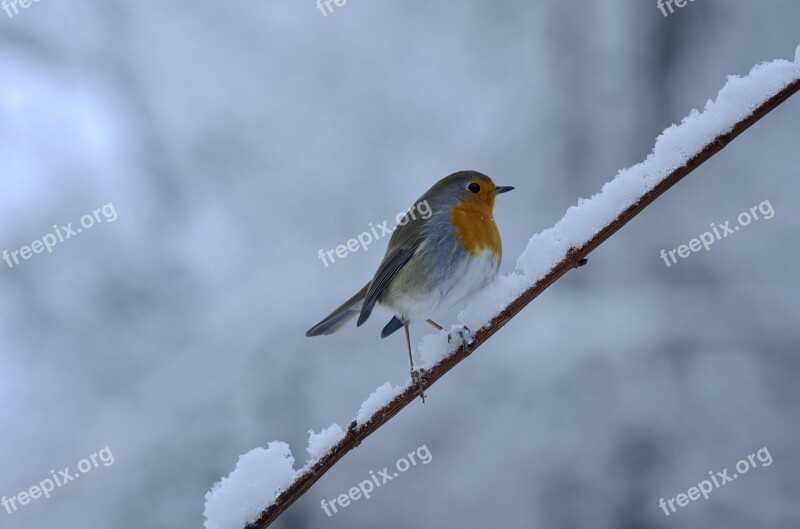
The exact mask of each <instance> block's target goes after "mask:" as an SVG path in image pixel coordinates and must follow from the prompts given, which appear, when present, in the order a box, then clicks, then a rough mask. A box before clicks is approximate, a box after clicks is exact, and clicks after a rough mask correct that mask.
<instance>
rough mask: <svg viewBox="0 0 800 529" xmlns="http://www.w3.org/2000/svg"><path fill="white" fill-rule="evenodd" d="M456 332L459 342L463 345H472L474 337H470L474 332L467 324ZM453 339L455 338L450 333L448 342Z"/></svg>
mask: <svg viewBox="0 0 800 529" xmlns="http://www.w3.org/2000/svg"><path fill="white" fill-rule="evenodd" d="M456 334H458V339H459V342H460V343H461V344H463V345H470V344H471V343H472V341H473V339H472V338H470V334H472V331H470V330H469V327H467V326H466V325H464V326H463V327H462V328H460V329H459V330H458V332H457V333H456ZM452 340H453V334H452V333H448V334H447V343H450V342H451V341H452Z"/></svg>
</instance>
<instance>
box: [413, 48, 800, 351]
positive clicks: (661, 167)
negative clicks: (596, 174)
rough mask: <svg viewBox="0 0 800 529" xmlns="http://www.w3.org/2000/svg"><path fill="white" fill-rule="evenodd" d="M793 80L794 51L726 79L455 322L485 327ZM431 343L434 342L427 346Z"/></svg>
mask: <svg viewBox="0 0 800 529" xmlns="http://www.w3.org/2000/svg"><path fill="white" fill-rule="evenodd" d="M798 78H800V46H798V47H797V50H796V52H795V61H794V63H792V62H789V61H785V60H775V61H772V62H769V63H762V64H758V65H756V66H754V67H753V69H752V70H751V71H750V73H749V74H748V75H747V76H745V77H739V76H729V77H728V81H727V83H726V84H725V86H724V87H723V88H722V90H720V91H719V94H718V95H717V99H716V100H715V101H711V100H709V101H708V102H707V103H706V106H705V109H704V110H703V111H702V112H700V111H698V110H696V109H694V110H692V111H691V112H690V113H689V115H688V116H686V117H685V118H684V119H683V121H682V122H681V124H680V125H671V126H670V127H668V128H667V129H666V130H664V132H662V133H661V135H660V136H659V137H658V138H657V139H656V144H655V147H654V148H653V150H652V152H651V153H650V154H649V155H648V156H647V158H646V159H645V160H644V161H643V162H641V163H638V164H636V165H634V166H633V167H628V168H627V169H622V170H621V171H619V172H618V173H617V175H616V176H615V177H614V179H613V180H611V181H610V182H607V183H606V184H605V185H604V186H603V188H602V190H601V191H600V192H599V193H597V194H596V195H594V196H592V197H591V198H588V199H584V198H581V199H579V200H578V204H577V205H575V206H572V207H570V208H569V209H568V210H567V212H566V214H565V215H564V217H563V218H562V219H561V220H560V221H559V222H558V223H556V225H555V226H553V227H552V228H548V229H546V230H544V231H542V232H540V233H537V234H536V235H534V236H533V237H531V239H530V240H529V241H528V246H527V248H526V249H525V251H524V252H523V253H522V255H520V256H519V258H517V266H516V270H515V271H514V272H512V273H511V274H510V275H508V276H500V277H498V278H497V280H496V281H495V283H494V284H493V285H492V287H490V288H487V289H485V290H484V291H482V292H480V293H478V294H476V296H474V298H473V299H472V300H471V302H470V303H469V304H468V305H467V307H466V308H465V309H464V310H462V311H461V313H460V314H459V316H458V319H459V322H461V323H462V324H463V325H466V326H467V327H469V328H470V329H473V330H477V329H479V328H481V327H483V326H485V325H486V324H488V323H489V321H490V320H491V319H492V317H493V316H494V315H496V314H497V313H498V312H499V311H500V310H502V309H503V308H505V307H506V306H507V305H508V304H509V302H511V301H513V300H514V299H515V298H517V297H518V296H519V295H520V294H521V293H522V292H524V291H525V290H526V289H528V288H530V287H531V286H533V285H534V284H535V283H536V282H537V281H539V280H540V279H542V278H543V277H544V276H545V275H546V274H547V273H548V272H549V271H550V269H551V268H552V267H553V266H554V265H555V264H556V263H557V262H559V261H561V260H562V259H563V258H564V257H565V256H566V254H567V251H568V250H569V249H570V248H572V247H575V248H577V247H580V246H581V245H583V244H584V243H586V242H587V241H588V240H589V239H590V238H591V237H592V236H593V235H594V234H595V233H597V231H599V230H600V229H601V228H603V227H604V226H606V225H607V224H609V223H610V222H612V221H613V220H614V219H615V218H617V217H618V216H619V214H620V213H621V212H622V211H624V210H625V209H626V208H627V207H628V206H630V205H631V204H633V203H635V202H636V201H637V200H638V199H639V198H640V197H642V196H643V195H644V194H645V193H647V192H648V191H649V190H650V189H652V188H653V187H655V186H656V185H657V184H658V183H659V182H661V181H662V180H663V179H664V178H666V177H667V176H668V175H669V174H670V173H671V172H672V171H673V170H675V169H676V168H678V167H680V166H681V165H683V164H684V163H686V161H688V160H689V159H690V158H691V157H692V156H694V155H695V154H696V153H698V152H699V151H701V150H702V149H703V147H705V146H706V145H707V144H708V143H709V142H711V141H712V140H713V139H714V138H716V137H717V136H719V135H721V134H725V133H727V132H729V131H730V130H731V129H732V128H733V126H734V125H735V124H736V122H738V121H740V120H741V119H742V118H744V117H746V116H748V115H749V114H750V113H752V111H753V109H755V107H757V106H758V105H760V104H761V103H763V102H764V101H766V100H767V99H769V98H770V97H772V96H773V95H775V94H776V93H777V92H778V91H780V90H781V89H782V88H783V87H784V86H786V85H787V84H789V83H790V82H792V81H794V80H795V79H798ZM431 343H434V341H433V340H429V341H428V344H431ZM422 349H423V358H437V352H436V351H433V350H431V349H433V346H428V345H427V344H426V343H423V347H422Z"/></svg>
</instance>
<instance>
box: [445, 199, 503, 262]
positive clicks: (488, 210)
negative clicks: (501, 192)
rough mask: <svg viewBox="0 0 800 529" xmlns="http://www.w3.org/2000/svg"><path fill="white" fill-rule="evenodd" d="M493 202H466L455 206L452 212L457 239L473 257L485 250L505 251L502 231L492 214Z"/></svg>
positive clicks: (499, 253)
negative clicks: (498, 229) (501, 237)
mask: <svg viewBox="0 0 800 529" xmlns="http://www.w3.org/2000/svg"><path fill="white" fill-rule="evenodd" d="M492 209H493V208H492V204H488V203H476V202H465V203H462V204H459V205H458V206H455V207H454V208H453V211H452V213H451V220H452V222H453V226H455V228H456V239H457V240H458V241H460V242H462V244H463V245H464V251H465V252H467V253H468V254H470V255H472V256H473V257H476V256H478V255H479V254H480V253H481V252H483V251H484V250H489V251H491V252H492V253H494V255H496V256H498V257H499V256H500V255H502V253H503V243H502V241H501V240H500V232H499V231H497V224H495V222H494V217H493V216H492Z"/></svg>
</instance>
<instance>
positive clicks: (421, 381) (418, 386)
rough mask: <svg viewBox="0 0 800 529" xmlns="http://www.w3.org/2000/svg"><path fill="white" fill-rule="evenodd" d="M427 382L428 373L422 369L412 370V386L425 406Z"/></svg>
mask: <svg viewBox="0 0 800 529" xmlns="http://www.w3.org/2000/svg"><path fill="white" fill-rule="evenodd" d="M426 381H427V372H426V371H425V370H424V369H422V368H420V369H419V370H417V369H412V370H411V384H412V385H413V386H414V388H415V390H416V393H417V395H419V398H421V399H422V403H423V404H425V382H426Z"/></svg>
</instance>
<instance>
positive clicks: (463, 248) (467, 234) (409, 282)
mask: <svg viewBox="0 0 800 529" xmlns="http://www.w3.org/2000/svg"><path fill="white" fill-rule="evenodd" d="M512 189H514V188H513V187H510V186H497V185H495V183H494V182H493V181H492V179H491V178H489V177H488V176H486V175H484V174H481V173H479V172H477V171H459V172H457V173H453V174H451V175H450V176H447V177H445V178H442V179H441V180H439V181H438V182H437V183H436V184H435V185H434V186H433V187H431V188H430V189H429V190H428V191H427V192H426V193H425V194H424V195H422V196H421V197H420V198H419V200H418V201H417V202H416V204H415V206H418V205H420V204H425V205H426V207H427V208H428V209H429V210H430V212H431V213H430V214H429V215H428V216H427V218H425V217H422V216H416V215H409V213H406V215H405V216H404V217H403V218H402V219H401V220H400V221H399V223H398V226H397V227H396V228H395V230H394V233H392V237H391V239H390V240H389V246H388V247H387V248H386V255H385V256H384V257H383V261H381V264H380V266H379V267H378V271H377V272H375V276H374V277H373V278H372V280H371V281H370V282H369V283H367V284H366V285H364V288H362V289H361V290H359V291H358V293H356V294H355V295H354V296H353V297H351V298H350V299H348V300H347V301H345V302H344V303H343V304H342V305H341V306H340V307H338V308H337V309H336V310H334V311H333V312H331V313H330V314H329V315H328V316H326V317H325V319H323V320H322V321H321V322H319V323H318V324H316V325H315V326H313V327H312V328H311V329H309V330H308V332H306V336H318V335H321V334H333V333H334V332H336V331H338V330H339V329H341V328H342V327H343V326H344V325H345V324H346V323H347V322H348V321H350V320H351V319H352V318H354V317H356V316H358V321H357V323H356V324H357V326H359V327H360V326H361V325H362V324H363V323H364V322H365V321H367V319H368V318H369V316H370V314H372V309H373V308H375V305H376V304H378V305H380V306H381V307H383V308H386V309H388V310H389V311H391V312H392V313H394V317H393V318H392V319H391V320H389V323H387V324H386V326H385V327H384V328H383V331H381V338H386V337H387V336H389V335H390V334H392V333H393V332H395V331H396V330H398V329H400V328H401V327H402V328H403V329H404V330H405V334H406V347H407V348H408V359H409V363H410V365H411V379H412V381H413V382H414V383H416V385H417V388H418V391H419V394H420V397H422V399H423V402H424V400H425V395H424V392H423V391H422V385H421V380H420V379H421V377H420V374H419V373H418V372H417V371H415V370H414V357H413V355H412V353H411V338H410V335H409V330H408V326H409V323H410V322H411V321H414V320H420V319H425V321H426V322H427V323H429V324H431V325H432V326H434V327H435V328H437V329H439V330H441V329H442V326H441V325H439V324H437V323H436V322H434V321H432V320H431V319H428V318H429V316H430V314H431V313H432V312H433V311H434V310H436V308H437V307H439V306H447V307H449V306H453V305H456V304H458V303H460V302H461V301H463V300H464V299H465V298H467V297H468V296H470V295H471V294H473V293H474V292H476V291H478V290H480V289H482V288H484V287H485V286H487V285H488V284H489V283H491V282H492V281H493V280H494V278H495V277H496V276H497V269H498V268H499V267H500V260H501V257H502V250H503V248H502V241H501V240H500V232H499V231H498V230H497V225H496V224H495V222H494V217H493V216H492V211H493V209H494V199H495V196H496V195H499V194H500V193H505V192H507V191H511V190H512ZM410 211H413V208H412V209H411V210H410Z"/></svg>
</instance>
